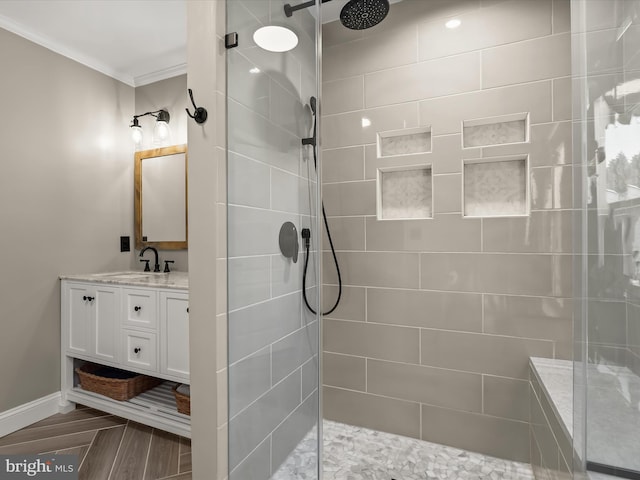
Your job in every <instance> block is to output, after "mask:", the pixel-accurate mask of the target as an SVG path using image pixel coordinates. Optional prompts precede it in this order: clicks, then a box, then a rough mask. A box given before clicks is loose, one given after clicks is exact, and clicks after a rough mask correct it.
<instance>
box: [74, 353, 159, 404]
mask: <svg viewBox="0 0 640 480" xmlns="http://www.w3.org/2000/svg"><path fill="white" fill-rule="evenodd" d="M105 369H107V370H111V371H113V372H114V373H115V372H118V373H120V372H123V373H130V372H125V371H124V370H118V369H116V368H110V367H104V366H102V365H94V364H92V363H87V364H85V365H83V366H82V367H79V368H76V373H77V374H78V376H79V377H80V385H81V386H82V389H83V390H87V391H90V392H94V393H99V394H100V395H104V396H105V397H109V398H112V399H114V400H119V401H121V402H122V401H125V400H129V399H131V398H133V397H135V396H136V395H140V394H141V393H143V392H146V391H147V390H149V389H151V388H153V387H155V386H157V385H159V384H160V383H162V380H159V379H157V378H153V377H149V376H147V375H139V374H135V373H131V375H132V376H131V377H130V378H109V377H107V376H100V375H96V373H100V372H99V371H100V370H102V371H104V370H105Z"/></svg>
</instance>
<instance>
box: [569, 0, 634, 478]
mask: <svg viewBox="0 0 640 480" xmlns="http://www.w3.org/2000/svg"><path fill="white" fill-rule="evenodd" d="M572 15H573V17H574V19H573V36H574V53H575V55H574V72H575V74H574V93H575V95H574V98H575V99H576V101H575V107H576V110H575V115H574V118H575V129H574V132H575V134H576V135H575V137H574V138H575V140H576V141H575V142H574V145H575V148H576V150H577V155H576V158H580V164H579V165H578V166H577V167H578V168H576V172H578V171H580V172H582V174H581V175H579V176H577V177H576V183H575V188H576V193H577V197H576V198H577V199H578V200H579V203H577V204H578V205H581V206H582V209H581V212H580V220H581V221H580V222H578V223H579V226H580V229H579V230H577V232H580V237H581V238H580V242H579V248H578V251H579V252H580V256H579V258H578V259H579V262H578V263H577V266H578V271H579V273H580V274H579V275H578V276H577V277H576V291H577V296H578V298H579V300H580V301H579V302H578V303H577V306H578V307H579V309H578V310H577V312H576V319H578V320H581V321H576V327H577V328H576V343H575V346H576V348H575V353H576V360H577V361H576V363H575V365H576V369H575V376H574V407H575V410H574V428H573V430H574V447H575V451H576V454H577V457H578V462H576V471H579V470H582V469H584V468H585V467H586V468H587V469H588V470H592V471H596V472H601V473H606V474H611V475H616V476H620V477H623V478H640V455H638V452H639V446H640V53H639V52H640V36H639V35H638V32H639V31H640V1H638V0H574V2H573V3H572ZM578 315H579V316H578Z"/></svg>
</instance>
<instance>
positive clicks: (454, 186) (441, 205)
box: [433, 174, 462, 236]
mask: <svg viewBox="0 0 640 480" xmlns="http://www.w3.org/2000/svg"><path fill="white" fill-rule="evenodd" d="M433 191H434V193H433V197H434V198H433V208H434V210H435V212H436V213H461V212H462V174H454V175H436V176H434V177H433ZM450 235H452V236H455V234H451V233H450Z"/></svg>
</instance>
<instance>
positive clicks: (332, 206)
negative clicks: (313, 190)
mask: <svg viewBox="0 0 640 480" xmlns="http://www.w3.org/2000/svg"><path fill="white" fill-rule="evenodd" d="M322 198H323V200H324V208H325V211H326V212H327V216H328V217H334V216H343V215H375V214H376V182H372V181H366V182H347V183H329V184H326V185H324V186H323V187H322Z"/></svg>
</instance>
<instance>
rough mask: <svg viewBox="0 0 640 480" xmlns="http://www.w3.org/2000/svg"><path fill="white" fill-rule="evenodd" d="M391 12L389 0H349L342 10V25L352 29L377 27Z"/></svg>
mask: <svg viewBox="0 0 640 480" xmlns="http://www.w3.org/2000/svg"><path fill="white" fill-rule="evenodd" d="M388 13H389V0H349V2H348V3H347V4H346V5H345V6H344V7H343V8H342V11H341V12H340V21H341V22H342V25H344V26H345V27H347V28H350V29H351V30H364V29H366V28H371V27H375V26H376V25H377V24H379V23H380V22H381V21H382V20H384V19H385V17H386V16H387V14H388Z"/></svg>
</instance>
